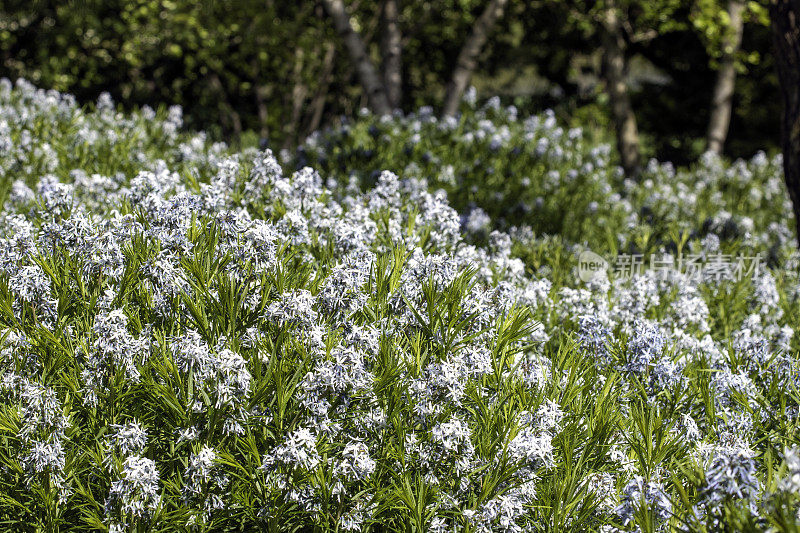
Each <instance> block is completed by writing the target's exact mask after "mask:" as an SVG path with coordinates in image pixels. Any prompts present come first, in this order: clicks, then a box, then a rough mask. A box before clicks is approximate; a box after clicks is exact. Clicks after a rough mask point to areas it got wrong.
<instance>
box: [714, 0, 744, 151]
mask: <svg viewBox="0 0 800 533" xmlns="http://www.w3.org/2000/svg"><path fill="white" fill-rule="evenodd" d="M743 11H744V0H730V1H729V2H728V19H729V21H730V25H729V27H728V28H727V29H726V35H725V37H724V38H723V39H722V56H721V58H720V62H719V70H718V71H717V83H716V85H715V86H714V97H713V98H712V100H711V118H710V119H709V121H708V132H707V134H706V142H707V146H706V149H707V150H708V151H711V152H715V153H717V154H721V153H722V148H723V147H724V146H725V139H726V138H727V136H728V127H729V126H730V123H731V108H732V107H733V91H734V87H735V85H736V53H737V52H738V51H739V48H740V47H741V45H742V31H743V29H744V20H742V12H743Z"/></svg>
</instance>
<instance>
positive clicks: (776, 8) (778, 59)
mask: <svg viewBox="0 0 800 533" xmlns="http://www.w3.org/2000/svg"><path fill="white" fill-rule="evenodd" d="M769 12H770V13H769V14H770V19H771V20H772V37H773V42H774V44H775V65H776V66H777V69H778V79H779V80H780V85H781V94H782V96H783V120H782V122H781V138H782V145H783V172H784V177H785V179H786V188H787V189H789V197H790V198H791V199H792V206H793V207H794V222H795V229H796V230H797V239H798V243H800V0H772V2H771V3H770V9H769Z"/></svg>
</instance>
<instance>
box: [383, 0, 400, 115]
mask: <svg viewBox="0 0 800 533" xmlns="http://www.w3.org/2000/svg"><path fill="white" fill-rule="evenodd" d="M397 4H398V0H384V2H383V9H382V10H381V31H382V32H383V33H382V35H381V56H382V59H383V63H382V65H381V67H382V70H383V85H384V86H385V87H386V98H387V99H388V100H389V105H390V106H392V109H399V108H400V103H401V100H402V98H403V63H402V54H403V44H402V34H401V33H400V24H399V20H398V19H399V16H400V13H399V6H398V5H397Z"/></svg>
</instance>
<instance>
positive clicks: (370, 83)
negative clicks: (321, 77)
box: [322, 0, 392, 115]
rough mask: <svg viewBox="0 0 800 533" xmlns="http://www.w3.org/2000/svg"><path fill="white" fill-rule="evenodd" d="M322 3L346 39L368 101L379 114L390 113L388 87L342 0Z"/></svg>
mask: <svg viewBox="0 0 800 533" xmlns="http://www.w3.org/2000/svg"><path fill="white" fill-rule="evenodd" d="M322 5H323V6H324V7H325V10H326V11H327V12H328V16H330V17H331V19H333V25H334V26H335V27H336V32H337V33H338V34H339V36H340V37H341V39H342V41H344V45H345V47H346V48H347V52H348V54H349V55H350V60H351V61H352V62H353V65H354V66H355V68H356V73H357V74H358V79H359V82H360V83H361V87H362V88H363V89H364V93H365V94H366V96H367V101H368V102H369V106H370V108H371V109H372V111H373V113H376V114H378V115H388V114H390V113H391V112H392V106H391V105H389V99H388V98H387V96H386V89H385V87H384V86H383V81H382V80H381V78H380V76H379V75H378V73H377V71H376V69H375V65H373V63H372V60H371V59H370V57H369V53H368V52H367V46H366V45H365V44H364V41H363V39H362V38H361V36H360V35H359V34H358V32H356V31H355V29H353V25H352V24H351V23H350V15H349V14H348V13H347V9H345V6H344V4H343V3H342V0H322Z"/></svg>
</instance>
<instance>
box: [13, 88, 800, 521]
mask: <svg viewBox="0 0 800 533" xmlns="http://www.w3.org/2000/svg"><path fill="white" fill-rule="evenodd" d="M96 107H97V108H96V110H93V111H87V110H83V109H81V108H80V107H78V106H77V105H76V104H75V102H74V99H73V98H71V97H70V96H68V95H63V94H59V93H56V92H52V91H51V92H45V91H41V90H36V89H35V88H33V87H32V86H30V85H28V84H26V83H24V82H19V83H17V84H16V86H13V87H12V85H11V84H10V83H8V82H7V81H2V82H0V145H2V147H3V150H1V151H0V173H2V175H3V176H4V178H5V179H6V180H13V184H12V185H11V186H10V187H8V189H7V190H6V192H5V204H4V211H3V215H2V217H0V226H2V228H3V230H2V238H0V327H1V328H2V333H3V334H2V349H0V373H1V375H2V379H0V396H1V397H2V398H3V401H2V404H1V407H0V439H1V440H2V446H0V465H2V466H0V522H1V523H2V524H3V526H4V527H6V528H12V529H24V528H26V527H27V528H28V529H30V530H37V529H40V530H48V531H55V530H73V529H84V530H88V529H100V530H111V531H126V530H138V531H175V530H198V531H199V530H208V531H211V530H213V531H227V530H230V531H234V530H257V529H265V530H290V531H291V530H312V529H316V530H324V531H328V530H339V531H343V530H348V531H350V530H352V531H358V530H376V531H377V530H381V531H386V530H390V531H408V530H426V531H440V532H444V531H453V530H465V531H569V530H576V531H580V530H586V531H596V530H601V531H604V532H606V533H609V532H613V531H618V530H641V531H656V530H666V529H670V528H681V529H688V530H692V531H702V530H706V531H719V530H721V529H722V528H723V527H727V528H728V529H730V530H737V531H738V530H753V529H769V528H773V529H774V530H791V529H793V528H794V529H796V527H797V520H798V518H797V511H798V506H800V497H799V495H800V484H799V482H798V479H800V455H799V454H800V452H798V448H797V444H798V442H797V435H798V421H799V419H798V417H800V411H799V410H798V405H800V404H799V403H798V402H799V401H800V395H799V394H798V389H797V386H798V383H797V376H798V358H797V341H796V338H795V335H794V334H795V329H796V325H797V324H798V311H800V309H799V308H798V306H799V305H800V302H799V301H798V297H799V296H800V295H799V294H798V290H797V289H798V279H797V273H796V271H793V270H791V269H789V268H786V266H787V265H786V264H785V263H784V260H785V259H786V256H787V254H788V252H789V248H790V245H789V244H787V243H788V241H789V240H790V238H791V231H790V230H789V229H788V227H787V220H788V219H789V218H790V215H788V214H787V213H789V212H790V211H788V210H787V208H786V206H785V202H784V195H785V191H783V190H782V185H781V181H780V174H779V170H778V167H779V165H777V162H776V161H770V160H768V159H767V158H766V157H764V156H763V155H759V156H756V158H754V159H753V160H752V161H749V162H737V163H734V164H733V165H727V164H725V163H724V162H722V161H721V160H719V159H712V158H709V159H708V160H704V161H703V162H702V163H701V164H700V165H698V166H697V167H696V168H692V169H689V170H685V169H684V170H679V171H675V170H673V169H672V168H671V167H670V166H669V165H658V164H655V163H654V164H653V165H651V168H650V169H649V170H648V175H649V177H647V178H645V180H644V181H643V182H642V183H641V184H636V183H633V182H625V181H622V180H621V178H620V177H619V172H618V171H617V170H616V169H615V168H614V167H612V166H611V165H609V163H608V160H607V154H608V151H609V149H608V148H607V147H603V146H595V145H593V144H592V143H591V142H590V141H589V140H587V139H585V138H583V137H582V135H581V133H580V132H577V131H576V132H567V131H564V130H562V129H560V128H559V126H558V124H556V123H555V121H554V120H553V119H552V117H549V116H548V115H543V116H540V117H532V118H527V119H522V118H517V117H515V116H514V113H513V111H511V110H508V109H505V110H504V109H499V108H497V106H495V105H493V104H492V105H489V106H487V107H485V108H481V109H478V110H473V109H468V108H465V112H464V114H463V117H462V118H461V119H460V120H457V121H455V122H454V123H450V122H448V123H444V124H437V123H436V122H435V121H433V120H431V119H429V118H425V113H424V112H422V113H420V114H417V115H415V116H411V117H398V118H396V119H394V120H388V119H383V122H381V123H379V124H372V123H371V122H370V121H371V119H370V118H369V117H366V118H365V119H364V120H365V122H364V124H363V125H357V126H356V127H354V129H353V130H352V131H353V132H357V131H362V132H363V133H365V134H366V136H360V135H357V134H355V133H354V134H353V136H352V137H349V136H348V134H344V135H342V132H339V135H340V136H339V137H338V139H339V140H337V141H336V142H335V143H331V144H329V145H326V144H325V143H324V142H322V141H320V142H319V144H318V145H317V147H316V148H315V151H314V157H315V158H316V161H317V162H320V163H325V162H328V163H330V162H336V163H335V165H339V164H341V165H342V167H341V168H338V167H336V166H335V165H334V166H333V167H331V169H330V172H329V173H328V172H325V173H323V174H322V175H320V174H318V173H317V172H316V171H314V170H312V169H311V168H308V167H303V168H300V169H299V170H298V171H296V172H294V173H290V172H287V171H284V170H283V169H282V167H281V164H279V162H278V161H277V160H276V158H275V157H273V155H272V154H271V153H270V152H268V151H267V152H257V151H255V150H250V151H245V152H242V153H231V151H230V150H228V149H227V148H226V147H225V146H223V145H219V144H218V145H210V144H209V143H208V142H207V141H206V140H205V138H204V136H203V135H202V134H197V135H189V134H185V133H181V132H180V130H179V128H180V124H181V116H180V112H179V110H178V109H176V108H173V109H170V110H168V111H167V110H163V111H161V112H159V113H155V112H153V111H152V110H148V109H144V110H142V111H141V112H136V113H134V114H131V115H125V114H122V113H120V112H118V111H116V110H115V108H114V106H113V104H112V102H111V101H110V99H109V98H107V97H103V98H101V99H100V101H98V103H97V106H96ZM372 127H374V128H378V131H379V134H377V135H374V134H370V133H369V131H370V129H371V128H372ZM414 130H416V131H415V133H417V134H418V138H417V139H416V140H413V139H411V138H410V137H412V136H413V135H414V134H411V135H408V132H410V131H414ZM384 135H386V136H388V138H386V139H384V141H382V142H383V148H382V153H385V155H377V156H375V157H377V158H378V159H377V160H373V163H374V162H375V161H377V162H378V163H380V164H381V165H383V164H384V163H386V164H387V165H390V166H389V168H394V170H396V171H397V172H398V173H399V174H400V177H398V176H397V175H395V174H393V173H391V172H388V171H386V172H381V173H379V174H378V175H377V176H375V177H374V178H371V176H372V174H371V168H367V167H364V169H363V170H362V168H361V167H359V166H353V167H351V168H352V169H353V170H354V171H355V172H356V177H364V178H365V179H369V178H371V179H372V181H373V182H374V183H373V184H372V185H370V186H368V187H366V188H365V189H364V190H363V191H362V189H361V186H362V185H363V184H361V183H359V181H358V180H357V179H355V180H352V182H351V183H350V182H343V183H339V182H337V178H339V177H345V176H348V175H349V173H348V172H347V171H346V169H347V168H348V166H347V165H349V164H353V165H355V163H358V162H359V161H360V160H359V159H358V158H356V159H354V160H348V159H347V157H349V156H347V155H345V156H342V158H341V159H339V156H338V155H337V152H336V150H339V149H341V150H342V152H341V153H342V154H351V153H353V154H358V153H360V152H359V151H360V150H368V149H369V147H365V146H361V145H360V144H359V143H361V142H374V140H375V139H383V136H384ZM525 136H530V139H528V140H526V141H524V142H523V139H525V138H526V137H525ZM468 138H470V139H471V141H467V140H466V139H468ZM393 139H394V140H393ZM396 140H400V141H399V142H395V141H396ZM434 140H435V141H434ZM406 143H411V146H410V149H409V150H408V151H406V150H405V148H406ZM518 146H519V147H520V152H519V154H518V155H517V157H519V158H524V159H525V160H527V161H529V162H531V163H533V162H535V164H531V165H530V169H531V170H530V171H528V172H518V171H519V169H520V168H522V167H514V166H513V165H515V164H517V163H514V161H515V160H514V159H513V158H510V157H509V153H510V152H512V151H513V150H514V148H515V147H518ZM537 147H538V148H537ZM449 150H453V151H454V154H455V155H448V151H449ZM310 152H311V150H310V149H309V150H308V151H307V154H308V153H310ZM426 153H430V156H431V157H424V154H426ZM326 154H327V155H326ZM498 154H504V155H503V156H502V157H501V156H499V155H498ZM362 155H363V154H362ZM383 157H386V158H387V159H386V160H385V161H384V160H383V159H380V158H383ZM504 159H510V161H511V162H510V163H508V165H510V166H502V165H503V163H502V161H503V160H504ZM478 160H480V161H481V162H482V165H483V166H484V167H485V168H486V169H492V170H488V171H487V173H486V175H487V176H488V177H489V178H487V179H493V178H491V176H492V173H496V174H497V176H498V177H499V176H500V175H502V176H504V178H505V179H506V180H507V181H508V182H509V183H508V185H507V186H508V187H509V188H508V189H507V190H505V189H500V190H499V191H497V192H499V193H501V194H500V195H499V196H498V195H494V194H493V193H494V191H492V192H488V191H490V187H492V186H493V185H496V184H499V183H500V182H499V181H497V182H492V183H491V184H485V187H484V189H485V190H484V192H481V187H482V186H483V185H482V184H480V183H479V182H478V179H479V178H478V177H475V178H470V177H467V176H466V175H463V174H462V172H463V168H464V165H466V166H469V167H472V166H474V165H475V162H476V161H478ZM412 161H416V163H417V166H416V168H415V167H413V166H412V164H411V163H412ZM391 165H394V166H393V167H392V166H391ZM526 165H527V163H526ZM447 167H452V168H449V169H448V168H447ZM570 170H574V171H575V172H574V175H573V173H572V172H570ZM362 171H363V173H364V175H363V176H361V175H360V174H359V172H362ZM428 177H429V178H431V179H430V181H428V180H427V179H426V178H428ZM655 178H658V179H657V181H656V180H655ZM556 179H558V180H580V182H581V183H582V184H583V186H584V187H585V189H584V188H576V189H575V190H574V191H573V192H572V194H571V195H561V196H558V195H557V196H555V197H554V198H550V197H549V196H550V194H549V193H550V192H552V191H555V190H557V189H556V188H554V187H553V186H552V184H549V183H548V181H547V180H556ZM454 180H455V182H456V183H458V180H461V181H462V182H464V183H472V182H469V181H468V180H475V181H474V184H475V185H476V186H477V190H472V191H471V192H470V194H471V196H470V197H468V198H464V197H460V196H458V191H457V189H459V187H454V186H453V184H452V182H453V181H454ZM523 180H527V181H525V182H523ZM648 180H654V181H656V183H657V185H656V184H654V183H649V182H648ZM517 182H519V183H517ZM439 186H444V187H445V188H447V189H448V190H449V192H450V194H451V196H452V197H453V200H454V202H456V205H467V204H469V203H470V202H474V203H475V207H473V208H472V211H469V212H466V211H465V216H463V217H461V216H459V214H458V212H457V211H456V210H455V209H453V208H452V207H451V206H450V204H449V201H448V199H447V193H446V192H438V191H437V189H438V187H439ZM523 187H524V188H525V189H527V188H528V187H529V188H531V190H532V191H533V192H532V193H531V194H532V195H533V196H532V197H528V196H525V195H524V194H523V193H522V188H523ZM584 190H585V191H586V192H585V195H584V194H583V192H582V191H584ZM518 196H519V198H518ZM539 196H541V197H542V198H543V201H542V202H537V201H536V198H537V197H539ZM517 202H523V203H525V202H528V203H529V206H528V207H529V212H528V214H527V215H525V214H524V213H518V214H516V213H515V214H514V215H513V217H514V218H513V219H512V216H511V215H508V216H504V215H503V213H504V210H503V209H504V208H503V206H504V205H506V206H508V205H515V204H516V203H517ZM592 202H596V204H597V205H595V206H593V207H592V206H591V204H592ZM540 204H541V205H540ZM479 205H482V206H483V209H485V210H486V212H489V213H491V214H492V217H494V218H492V217H488V216H479V215H476V212H477V209H478V206H479ZM572 206H575V207H574V210H573V207H572ZM734 208H735V210H736V212H737V213H738V214H737V215H736V216H733V215H731V214H730V213H731V212H732V211H733V209H734ZM559 209H561V210H562V211H563V212H564V213H566V214H567V215H568V216H570V217H572V220H574V223H573V224H567V223H563V224H561V225H559V226H553V227H548V226H547V221H546V218H547V217H553V218H556V216H557V215H556V213H557V212H558V210H559ZM585 209H589V210H588V211H585ZM523 211H524V210H523ZM542 211H544V212H545V213H547V215H546V217H545V216H540V215H539V213H540V212H542ZM604 217H605V218H604ZM586 220H589V221H590V223H585V221H586ZM512 221H513V223H514V224H516V226H515V227H513V228H512V227H511V226H510V225H511V223H512ZM620 221H622V222H624V223H623V224H622V225H619V226H615V225H616V224H617V223H618V222H620ZM530 224H533V225H534V227H535V228H536V233H534V231H533V230H532V229H531V226H530ZM494 227H500V228H503V229H508V232H507V233H506V232H501V231H497V230H495V229H493V228H494ZM610 227H611V228H615V229H614V231H613V232H612V233H610V234H607V233H606V232H607V229H606V228H610ZM550 230H557V231H563V233H564V236H560V237H559V236H557V235H553V234H551V235H545V234H543V233H542V232H544V231H550ZM671 235H675V237H676V240H675V241H672V242H671V245H672V248H670V241H669V238H670V236H671ZM582 241H585V243H583V244H580V243H581V242H582ZM575 243H579V244H575ZM631 243H633V245H635V246H638V247H639V248H638V249H639V250H641V251H642V252H644V253H647V254H658V255H659V257H660V256H661V254H662V253H663V252H665V251H667V250H670V249H674V253H675V254H676V255H677V256H678V257H680V256H681V254H689V253H692V254H697V255H698V256H700V257H701V258H703V259H704V260H707V261H712V260H713V259H714V257H716V256H717V254H719V253H720V252H725V253H727V254H736V253H740V252H741V253H746V254H755V253H759V252H760V253H762V254H767V253H770V254H771V256H772V257H773V259H774V262H775V265H774V267H773V268H766V267H763V268H761V269H759V270H758V271H756V272H751V273H750V275H747V276H740V277H731V278H727V277H725V276H720V275H719V271H712V270H709V271H704V272H703V273H701V274H702V275H698V276H691V275H689V274H688V273H684V272H679V271H677V270H675V269H670V270H663V271H661V270H648V271H645V272H642V273H638V274H636V275H634V276H632V278H630V279H626V277H625V276H614V275H613V274H614V273H613V272H609V274H611V275H610V276H604V275H600V276H599V277H595V278H593V279H592V280H590V281H589V282H583V281H581V280H580V278H579V277H578V273H577V272H576V269H575V268H574V267H575V266H576V264H577V261H576V256H577V255H578V254H579V253H580V252H582V251H584V250H585V248H586V245H589V246H591V247H592V248H593V249H594V250H595V251H600V252H602V253H604V254H611V253H613V252H614V251H615V250H617V249H618V248H620V247H622V246H627V245H629V244H631ZM649 256H650V255H649ZM608 258H609V259H611V257H610V256H609V257H608ZM778 267H780V268H778Z"/></svg>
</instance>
